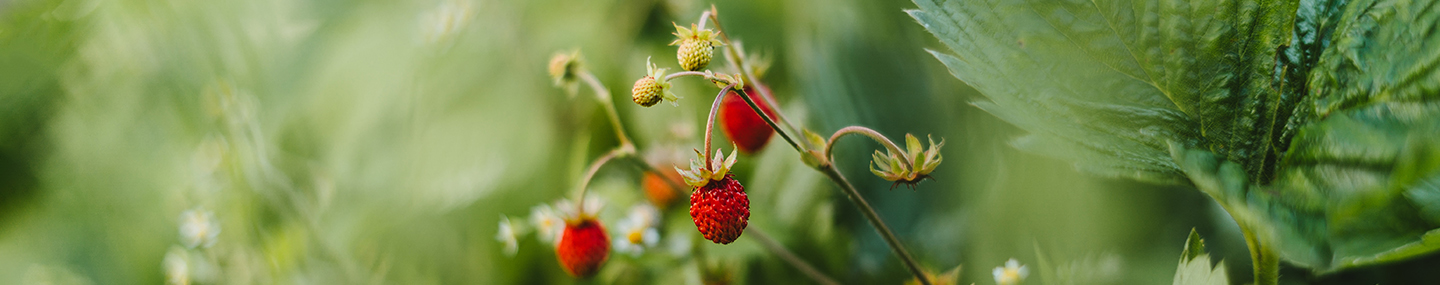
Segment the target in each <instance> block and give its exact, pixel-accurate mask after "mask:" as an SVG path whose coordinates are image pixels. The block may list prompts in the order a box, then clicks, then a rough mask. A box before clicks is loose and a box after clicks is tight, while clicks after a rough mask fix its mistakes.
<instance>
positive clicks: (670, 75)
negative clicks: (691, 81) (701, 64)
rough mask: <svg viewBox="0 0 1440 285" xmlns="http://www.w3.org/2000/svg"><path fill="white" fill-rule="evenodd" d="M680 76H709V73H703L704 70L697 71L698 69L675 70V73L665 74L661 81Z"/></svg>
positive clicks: (668, 80)
mask: <svg viewBox="0 0 1440 285" xmlns="http://www.w3.org/2000/svg"><path fill="white" fill-rule="evenodd" d="M681 76H699V77H704V78H710V75H709V74H705V73H704V72H699V71H681V72H676V73H671V74H669V75H665V80H662V81H661V82H670V80H671V79H675V78H678V77H681Z"/></svg>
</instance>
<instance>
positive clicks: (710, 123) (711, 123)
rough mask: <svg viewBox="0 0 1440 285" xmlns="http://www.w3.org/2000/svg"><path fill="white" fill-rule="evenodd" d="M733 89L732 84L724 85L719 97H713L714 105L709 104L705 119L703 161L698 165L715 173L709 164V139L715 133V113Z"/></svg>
mask: <svg viewBox="0 0 1440 285" xmlns="http://www.w3.org/2000/svg"><path fill="white" fill-rule="evenodd" d="M733 89H735V84H734V83H731V84H730V85H725V88H720V95H715V103H711V104H710V117H709V118H707V119H705V161H701V162H700V163H701V164H704V165H705V169H709V170H710V171H715V169H713V168H712V165H711V163H710V159H711V158H710V137H711V135H712V134H714V133H715V113H719V111H720V102H721V100H723V99H725V94H728V93H730V90H733ZM730 151H735V150H730Z"/></svg>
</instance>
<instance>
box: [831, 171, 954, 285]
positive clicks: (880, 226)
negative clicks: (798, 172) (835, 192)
mask: <svg viewBox="0 0 1440 285" xmlns="http://www.w3.org/2000/svg"><path fill="white" fill-rule="evenodd" d="M820 168H821V169H820V172H824V173H825V176H826V177H830V180H831V181H835V184H838V185H840V189H841V190H844V192H845V197H846V198H850V202H851V203H853V204H855V207H856V208H860V213H862V214H865V218H866V219H867V220H869V221H870V225H871V226H874V227H875V231H877V232H880V237H881V238H883V239H884V240H885V244H887V245H889V246H890V249H891V250H892V251H895V255H897V256H899V257H900V261H902V262H904V263H905V267H906V268H909V269H910V273H911V274H914V275H915V279H917V280H920V284H925V285H930V284H931V283H930V278H928V277H925V273H924V272H922V271H920V264H919V263H918V262H916V261H915V258H914V257H911V256H910V252H909V251H906V250H905V246H904V245H901V244H900V239H898V238H896V237H895V233H894V232H891V231H890V227H889V226H886V225H885V221H884V220H881V219H880V214H877V213H875V209H874V208H871V207H870V202H866V201H865V197H861V196H860V191H856V190H855V185H851V184H850V181H849V180H845V175H843V174H840V171H839V170H836V169H835V166H834V165H833V164H832V165H826V166H822V167H820Z"/></svg>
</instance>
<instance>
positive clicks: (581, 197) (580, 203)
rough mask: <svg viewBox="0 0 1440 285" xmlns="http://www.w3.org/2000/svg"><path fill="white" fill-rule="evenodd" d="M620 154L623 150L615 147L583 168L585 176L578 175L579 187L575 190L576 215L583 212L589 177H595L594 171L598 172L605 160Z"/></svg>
mask: <svg viewBox="0 0 1440 285" xmlns="http://www.w3.org/2000/svg"><path fill="white" fill-rule="evenodd" d="M622 154H624V151H622V150H621V149H620V148H616V149H614V150H611V151H608V152H605V154H604V155H601V156H600V157H599V158H596V159H595V161H592V162H590V166H589V167H587V169H586V170H585V176H582V177H580V189H577V190H578V191H575V213H576V214H577V215H584V214H585V191H586V190H588V189H590V179H592V178H595V173H596V172H600V167H601V166H604V165H605V163H606V162H610V159H613V158H615V157H617V156H620V155H622Z"/></svg>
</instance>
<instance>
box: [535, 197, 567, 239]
mask: <svg viewBox="0 0 1440 285" xmlns="http://www.w3.org/2000/svg"><path fill="white" fill-rule="evenodd" d="M530 224H531V225H533V226H535V233H536V235H537V236H538V238H539V239H540V241H543V242H545V243H549V244H554V243H555V241H558V240H560V233H561V232H563V231H564V230H565V220H561V219H560V215H559V214H558V213H555V209H552V208H550V205H545V204H541V205H539V206H535V207H534V208H530Z"/></svg>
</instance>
